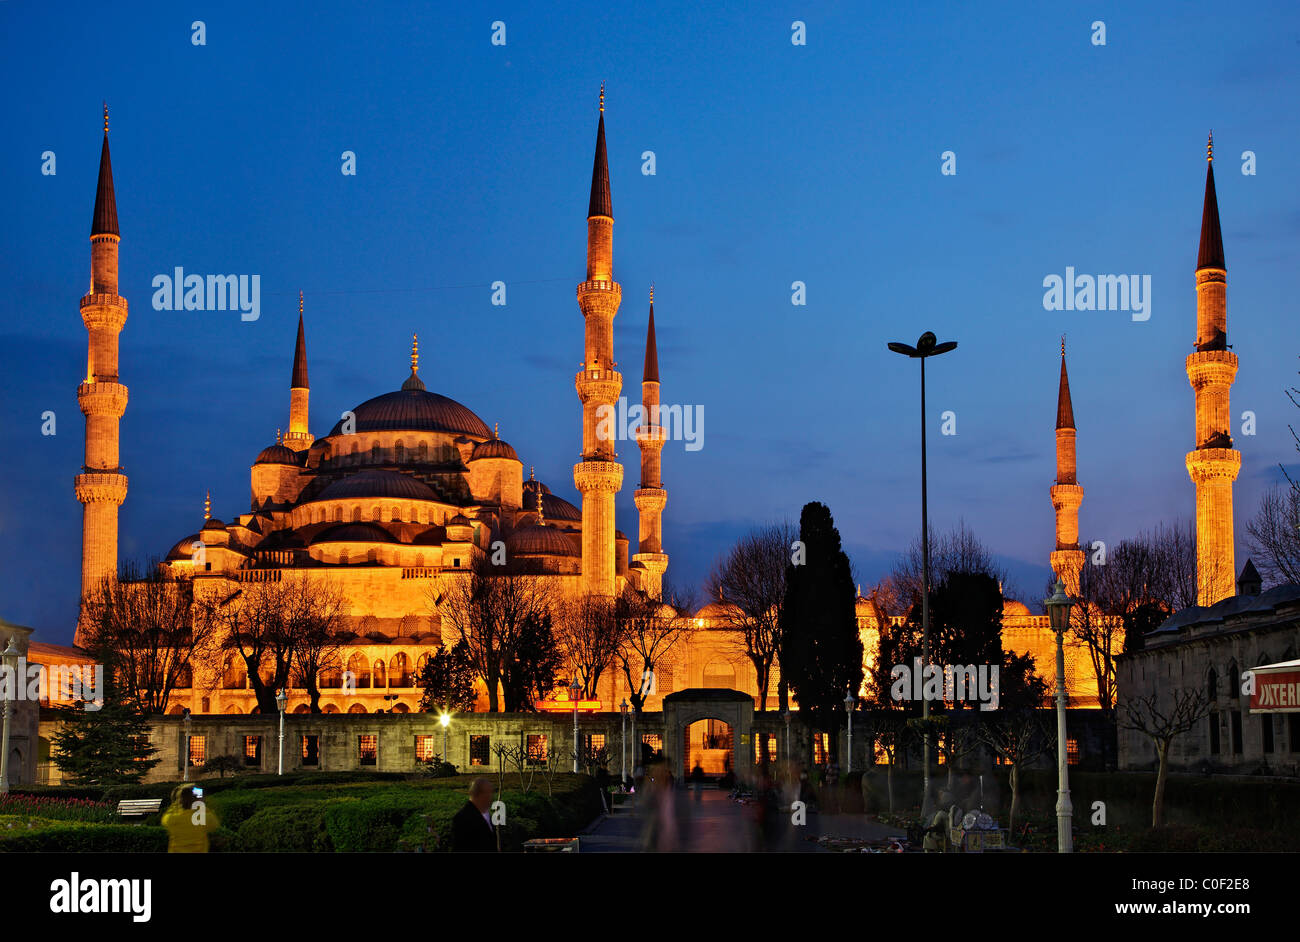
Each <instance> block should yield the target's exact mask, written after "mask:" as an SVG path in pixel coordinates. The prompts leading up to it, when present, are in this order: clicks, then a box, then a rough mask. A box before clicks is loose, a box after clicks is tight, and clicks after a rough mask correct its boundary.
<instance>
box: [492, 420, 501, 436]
mask: <svg viewBox="0 0 1300 942" xmlns="http://www.w3.org/2000/svg"><path fill="white" fill-rule="evenodd" d="M492 437H493V438H500V437H501V423H500V422H493V423H492Z"/></svg>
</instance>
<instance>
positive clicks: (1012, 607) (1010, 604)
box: [1002, 599, 1033, 618]
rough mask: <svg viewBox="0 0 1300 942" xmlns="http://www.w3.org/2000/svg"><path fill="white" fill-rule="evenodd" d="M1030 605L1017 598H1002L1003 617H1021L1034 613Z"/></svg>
mask: <svg viewBox="0 0 1300 942" xmlns="http://www.w3.org/2000/svg"><path fill="white" fill-rule="evenodd" d="M1032 614H1033V612H1031V611H1030V610H1029V606H1028V605H1026V604H1025V603H1024V602H1018V601H1016V600H1015V599H1003V600H1002V617H1003V618H1020V617H1027V616H1029V615H1032Z"/></svg>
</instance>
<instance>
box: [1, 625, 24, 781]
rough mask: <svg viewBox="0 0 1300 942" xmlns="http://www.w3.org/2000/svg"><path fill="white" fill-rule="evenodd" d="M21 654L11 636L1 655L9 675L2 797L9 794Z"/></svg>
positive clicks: (2, 743) (3, 750) (6, 699)
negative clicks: (12, 717)
mask: <svg viewBox="0 0 1300 942" xmlns="http://www.w3.org/2000/svg"><path fill="white" fill-rule="evenodd" d="M21 653H22V652H20V651H19V650H18V643H17V641H15V640H14V638H13V637H12V636H11V637H10V638H9V643H8V644H7V645H5V651H4V654H3V655H0V658H3V660H4V666H5V670H6V672H7V673H8V674H9V684H8V689H6V690H5V703H4V719H3V720H0V726H3V731H2V732H0V795H7V794H9V723H10V721H11V720H10V715H11V710H12V709H13V707H12V706H11V704H12V703H13V700H14V697H15V695H16V694H15V691H17V689H18V657H19V655H20V654H21Z"/></svg>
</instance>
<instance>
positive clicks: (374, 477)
mask: <svg viewBox="0 0 1300 942" xmlns="http://www.w3.org/2000/svg"><path fill="white" fill-rule="evenodd" d="M365 497H391V498H394V499H397V500H437V499H438V495H437V494H435V493H434V491H433V489H432V488H431V487H429V485H427V484H425V483H424V482H423V481H417V480H416V479H415V478H413V477H411V476H410V475H409V474H402V473H401V472H400V471H358V472H357V473H356V474H349V475H348V476H347V477H343V478H339V479H338V480H337V481H335V482H333V483H332V484H330V485H328V486H327V487H326V488H325V489H324V490H323V491H321V492H320V493H319V494H317V495H316V498H315V499H316V500H354V499H358V498H365Z"/></svg>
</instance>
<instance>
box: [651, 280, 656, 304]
mask: <svg viewBox="0 0 1300 942" xmlns="http://www.w3.org/2000/svg"><path fill="white" fill-rule="evenodd" d="M650 303H651V304H654V303H655V283H654V282H653V281H652V282H650Z"/></svg>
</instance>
